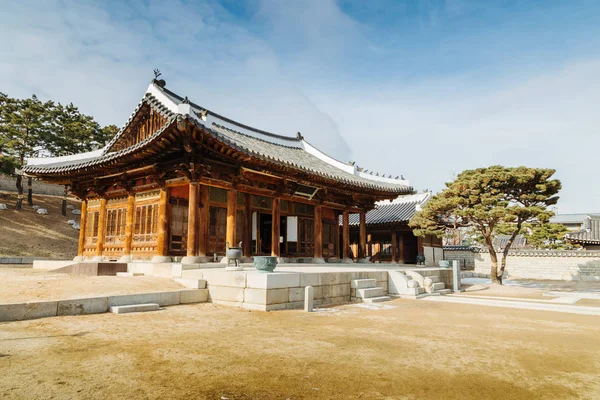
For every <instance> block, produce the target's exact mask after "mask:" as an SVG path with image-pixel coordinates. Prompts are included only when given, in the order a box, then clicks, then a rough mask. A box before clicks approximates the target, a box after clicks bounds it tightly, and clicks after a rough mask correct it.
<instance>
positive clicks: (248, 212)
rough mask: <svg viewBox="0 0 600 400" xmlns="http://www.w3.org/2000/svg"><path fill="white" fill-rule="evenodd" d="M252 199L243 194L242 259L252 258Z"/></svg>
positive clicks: (248, 195)
mask: <svg viewBox="0 0 600 400" xmlns="http://www.w3.org/2000/svg"><path fill="white" fill-rule="evenodd" d="M251 200H252V198H251V197H250V194H248V193H244V237H243V238H242V247H243V249H242V251H243V255H244V257H252V203H251Z"/></svg>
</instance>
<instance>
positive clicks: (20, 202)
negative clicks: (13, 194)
mask: <svg viewBox="0 0 600 400" xmlns="http://www.w3.org/2000/svg"><path fill="white" fill-rule="evenodd" d="M17 193H18V195H17V205H16V206H15V210H17V211H21V209H22V208H23V177H22V176H21V175H17Z"/></svg>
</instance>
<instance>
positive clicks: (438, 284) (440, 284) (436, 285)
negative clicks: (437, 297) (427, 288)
mask: <svg viewBox="0 0 600 400" xmlns="http://www.w3.org/2000/svg"><path fill="white" fill-rule="evenodd" d="M431 288H432V289H433V291H434V292H435V291H437V290H442V289H445V288H446V285H444V283H443V282H436V283H434V284H433V285H431Z"/></svg>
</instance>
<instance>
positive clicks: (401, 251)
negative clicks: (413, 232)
mask: <svg viewBox="0 0 600 400" xmlns="http://www.w3.org/2000/svg"><path fill="white" fill-rule="evenodd" d="M398 239H399V240H398V247H399V249H398V250H399V251H398V255H399V257H398V262H399V263H400V264H404V263H405V261H404V235H402V234H400V236H399V237H398Z"/></svg>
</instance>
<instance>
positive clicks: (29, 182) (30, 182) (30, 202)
mask: <svg viewBox="0 0 600 400" xmlns="http://www.w3.org/2000/svg"><path fill="white" fill-rule="evenodd" d="M27 205H29V206H32V205H33V178H31V177H28V178H27Z"/></svg>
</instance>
